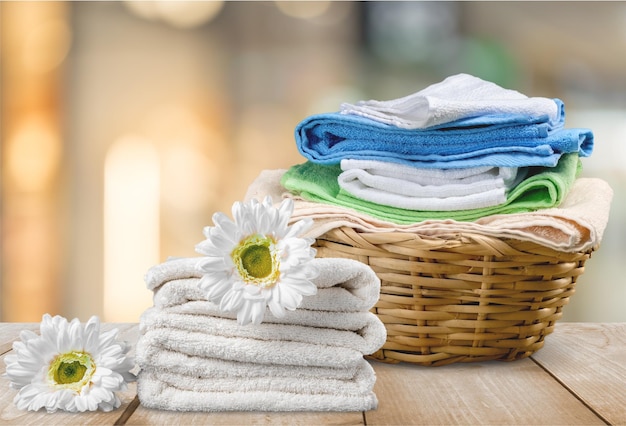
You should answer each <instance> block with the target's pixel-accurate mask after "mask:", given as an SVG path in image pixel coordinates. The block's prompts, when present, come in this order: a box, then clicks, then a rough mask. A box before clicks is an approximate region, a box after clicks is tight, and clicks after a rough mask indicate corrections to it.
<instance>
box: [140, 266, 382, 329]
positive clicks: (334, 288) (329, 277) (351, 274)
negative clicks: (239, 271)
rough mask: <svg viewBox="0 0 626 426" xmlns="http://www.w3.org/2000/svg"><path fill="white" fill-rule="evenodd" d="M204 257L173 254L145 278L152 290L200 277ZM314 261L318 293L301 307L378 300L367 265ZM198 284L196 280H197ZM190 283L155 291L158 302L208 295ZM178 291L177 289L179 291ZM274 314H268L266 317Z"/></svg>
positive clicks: (334, 307)
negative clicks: (179, 280) (181, 256)
mask: <svg viewBox="0 0 626 426" xmlns="http://www.w3.org/2000/svg"><path fill="white" fill-rule="evenodd" d="M199 259H201V258H199V257H198V258H171V259H170V260H168V261H166V262H163V263H161V264H158V265H155V266H153V267H151V268H150V269H149V270H148V272H147V273H146V275H145V277H144V279H145V282H146V286H147V287H148V289H149V290H153V291H156V290H157V289H158V288H159V287H161V286H162V285H163V284H164V283H166V282H168V281H173V280H177V279H184V278H200V277H201V276H202V273H201V272H200V271H199V269H198V268H197V267H196V265H197V263H198V260H199ZM311 264H312V265H314V266H315V268H316V269H317V270H318V271H319V274H318V276H317V277H316V278H315V279H313V280H312V282H313V283H314V284H315V285H316V286H317V287H318V293H317V294H316V295H315V296H311V297H305V298H304V299H303V301H302V304H301V305H300V309H309V310H324V311H346V312H353V311H366V310H369V309H370V308H372V307H373V306H374V305H375V304H376V302H377V301H378V297H379V292H380V280H379V278H378V276H377V275H376V274H375V273H374V271H373V270H372V269H371V268H370V267H369V266H367V265H364V264H362V263H361V262H357V261H354V260H350V259H338V258H329V259H313V260H312V261H311ZM194 285H195V286H196V287H197V283H196V284H194ZM191 287H193V285H191V286H190V285H189V283H188V285H187V287H186V288H185V289H184V290H180V291H178V289H177V288H169V289H168V290H167V291H166V292H163V293H161V292H159V294H158V295H155V305H157V306H171V305H174V304H181V303H184V302H185V301H187V300H203V299H205V297H204V294H203V292H202V291H201V290H200V289H194V288H191ZM177 291H178V293H177ZM271 317H273V316H272V315H267V316H265V318H266V321H267V318H271Z"/></svg>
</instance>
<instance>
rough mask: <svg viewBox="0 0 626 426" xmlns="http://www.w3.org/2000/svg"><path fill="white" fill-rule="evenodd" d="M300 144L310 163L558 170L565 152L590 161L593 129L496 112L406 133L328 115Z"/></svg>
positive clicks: (307, 124)
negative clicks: (367, 162) (353, 161)
mask: <svg viewBox="0 0 626 426" xmlns="http://www.w3.org/2000/svg"><path fill="white" fill-rule="evenodd" d="M295 137H296V146H297V147H298V150H299V151H300V153H301V154H302V155H303V156H304V157H305V158H307V159H308V160H309V161H311V162H314V163H318V164H338V163H339V162H340V161H341V160H342V159H361V160H379V161H390V162H397V163H402V164H409V165H413V166H416V167H424V168H467V167H480V166H490V167H528V166H543V167H554V166H556V164H557V163H558V160H559V158H560V157H561V154H564V153H578V154H579V156H580V157H588V156H589V155H591V152H592V150H593V133H592V131H591V130H589V129H565V128H563V127H562V122H558V123H552V122H550V121H549V119H548V117H547V116H541V117H529V116H523V115H512V114H506V115H504V114H495V115H485V116H480V117H473V118H468V119H462V120H457V121H454V122H451V123H446V124H441V125H438V126H433V127H429V128H427V129H401V128H399V127H396V126H392V125H388V124H384V123H380V122H378V121H374V120H372V119H369V118H365V117H361V116H357V115H350V114H341V113H327V114H317V115H312V116H309V117H307V118H306V119H304V120H303V121H302V122H300V123H299V124H298V126H296V130H295Z"/></svg>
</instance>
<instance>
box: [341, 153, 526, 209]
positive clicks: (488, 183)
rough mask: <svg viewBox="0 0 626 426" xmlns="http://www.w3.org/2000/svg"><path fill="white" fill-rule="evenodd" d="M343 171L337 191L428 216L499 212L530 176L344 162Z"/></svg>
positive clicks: (502, 169)
mask: <svg viewBox="0 0 626 426" xmlns="http://www.w3.org/2000/svg"><path fill="white" fill-rule="evenodd" d="M341 169H342V170H343V172H342V173H341V174H339V176H338V177H337V181H338V183H339V186H340V187H341V188H342V189H343V190H344V191H346V192H348V193H350V194H352V195H354V196H355V197H357V198H361V199H363V200H367V201H371V202H374V203H378V204H382V205H388V206H393V207H399V208H403V209H409V210H424V211H429V210H438V211H451V210H466V209H476V208H483V207H491V206H497V205H499V204H502V203H504V202H505V201H506V195H507V193H508V191H509V190H510V189H512V188H514V187H515V185H517V184H518V183H519V182H520V181H521V180H522V179H523V177H524V176H525V174H526V173H525V172H526V169H525V168H522V169H518V168H516V167H476V168H467V169H423V168H417V167H411V166H407V165H403V164H396V163H389V162H384V161H369V160H342V161H341ZM518 171H519V173H518Z"/></svg>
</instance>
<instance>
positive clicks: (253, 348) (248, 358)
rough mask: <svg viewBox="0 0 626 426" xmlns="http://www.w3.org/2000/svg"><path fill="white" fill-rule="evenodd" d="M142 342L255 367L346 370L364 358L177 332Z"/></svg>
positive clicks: (157, 332) (337, 350) (150, 334)
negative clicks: (272, 365)
mask: <svg viewBox="0 0 626 426" xmlns="http://www.w3.org/2000/svg"><path fill="white" fill-rule="evenodd" d="M139 340H142V341H144V343H143V344H145V345H149V346H156V347H157V348H159V349H166V350H169V351H174V352H180V353H183V354H186V355H191V356H198V357H204V358H216V359H222V360H228V361H238V362H246V363H255V364H277V365H291V366H300V367H307V368H308V367H310V366H314V367H335V368H347V367H350V366H353V365H355V364H357V363H358V362H359V361H360V360H361V359H362V358H363V354H362V353H361V352H360V351H357V350H354V349H349V348H345V347H332V346H328V345H318V344H314V343H304V342H291V341H285V340H274V341H267V340H258V339H248V338H238V337H224V336H213V335H210V334H207V333H200V332H192V331H186V330H178V329H174V328H161V329H154V330H148V331H146V332H145V334H142V335H141V336H140V338H139ZM141 367H142V368H144V367H147V366H145V365H144V366H141Z"/></svg>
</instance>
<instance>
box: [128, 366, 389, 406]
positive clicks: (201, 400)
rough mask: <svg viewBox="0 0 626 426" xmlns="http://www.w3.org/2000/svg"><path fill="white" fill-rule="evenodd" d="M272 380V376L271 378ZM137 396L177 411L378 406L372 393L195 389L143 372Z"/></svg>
mask: <svg viewBox="0 0 626 426" xmlns="http://www.w3.org/2000/svg"><path fill="white" fill-rule="evenodd" d="M268 380H271V379H268ZM137 395H138V397H139V400H140V401H141V404H142V405H143V406H145V407H148V408H158V409H162V410H176V411H367V410H373V409H375V408H376V407H377V406H378V400H377V399H376V395H375V394H374V393H373V392H371V391H370V392H361V393H360V394H359V393H354V394H340V393H337V392H336V393H333V392H332V389H331V392H328V393H306V392H286V391H264V390H256V389H247V390H244V391H235V392H221V391H204V392H203V391H196V390H193V391H191V390H186V389H182V388H180V387H177V386H174V385H171V384H168V383H166V382H164V381H162V380H160V379H159V373H155V372H152V371H142V372H141V373H140V374H139V377H138V383H137Z"/></svg>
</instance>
